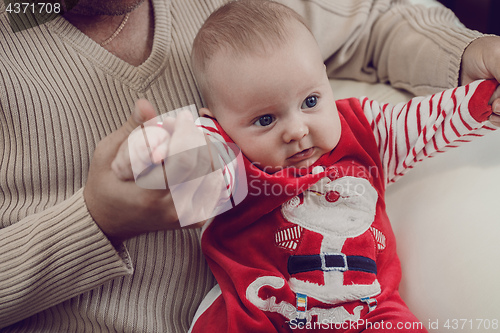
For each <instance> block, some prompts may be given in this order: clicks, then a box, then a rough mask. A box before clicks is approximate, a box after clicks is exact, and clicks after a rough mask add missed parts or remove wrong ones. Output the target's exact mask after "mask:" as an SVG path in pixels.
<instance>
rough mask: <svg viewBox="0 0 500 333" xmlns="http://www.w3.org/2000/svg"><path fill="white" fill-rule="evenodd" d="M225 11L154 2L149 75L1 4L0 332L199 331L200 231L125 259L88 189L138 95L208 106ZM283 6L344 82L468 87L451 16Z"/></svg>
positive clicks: (165, 106)
mask: <svg viewBox="0 0 500 333" xmlns="http://www.w3.org/2000/svg"><path fill="white" fill-rule="evenodd" d="M225 1H226V0H205V1H200V0H171V1H170V0H153V5H154V15H155V35H154V45H153V50H152V54H151V56H150V57H149V59H148V60H147V61H146V62H145V63H143V64H142V65H141V66H139V67H133V66H131V65H129V64H127V63H125V62H123V61H121V60H120V59H118V58H116V57H115V56H113V55H112V54H110V53H108V52H107V51H106V50H105V49H103V48H101V47H100V46H99V45H98V44H97V43H95V42H93V41H92V40H91V39H89V38H88V37H86V36H85V35H83V34H82V33H81V32H80V31H78V30H77V29H76V28H75V27H73V26H72V25H71V24H69V23H68V22H67V21H66V20H65V19H63V18H61V17H59V18H57V19H55V20H53V21H50V22H48V23H46V24H43V25H40V26H36V27H34V28H32V29H28V30H24V31H21V32H17V33H13V32H12V29H11V27H10V26H9V21H8V17H7V14H6V12H5V5H4V2H3V1H1V2H0V111H1V112H0V328H3V329H0V331H1V332H71V331H79V332H141V333H144V332H162V333H163V332H185V331H186V330H187V328H188V327H189V323H190V320H191V319H192V317H193V315H194V312H195V311H196V308H197V306H198V304H199V303H200V302H201V300H202V298H203V297H204V295H205V294H206V293H207V292H208V291H209V290H210V288H211V287H212V286H213V284H214V283H215V281H214V279H213V277H212V276H211V274H210V272H209V270H208V268H207V265H206V263H205V262H204V259H203V257H202V254H201V252H200V247H199V239H198V238H199V231H198V230H188V229H186V230H177V231H167V232H156V233H149V234H145V235H142V236H140V237H137V238H134V239H131V240H129V241H126V242H125V243H124V244H123V246H122V248H121V251H116V250H115V248H114V247H113V246H112V245H111V244H110V243H109V242H108V240H107V239H106V237H105V236H104V235H103V234H102V232H101V231H100V229H99V228H98V227H97V226H96V225H95V223H94V222H93V220H92V218H91V217H90V215H89V213H88V211H87V209H86V207H85V203H84V200H83V196H82V186H83V185H84V184H85V180H86V176H87V172H88V168H89V163H90V159H91V156H92V152H93V150H94V148H95V146H96V143H97V142H98V141H99V140H101V139H102V138H103V137H105V136H106V135H108V134H109V133H111V132H112V131H114V130H116V129H117V128H118V127H120V126H121V124H122V123H123V122H125V121H126V119H127V118H128V116H129V114H130V110H131V108H132V106H133V103H134V101H135V100H136V99H138V98H140V97H145V98H147V99H149V100H150V101H151V102H152V103H153V105H154V106H155V107H156V108H157V110H158V111H159V112H161V113H163V112H166V111H169V110H173V109H176V108H179V107H181V106H185V105H189V104H193V103H194V104H196V105H197V106H201V100H200V96H199V94H198V92H197V89H196V87H195V83H194V80H193V76H192V73H191V69H190V66H189V52H190V48H191V42H192V40H193V38H194V36H195V34H196V31H197V29H198V28H199V27H200V26H201V24H202V22H203V21H204V19H205V18H206V17H207V16H208V14H209V13H210V12H211V11H213V10H214V9H215V8H216V7H218V6H219V5H220V4H221V3H222V2H225ZM283 2H285V3H286V4H288V5H290V6H291V7H293V8H294V9H296V10H297V11H298V12H299V13H301V14H303V15H304V16H305V17H306V19H307V20H308V21H309V22H310V25H311V28H312V30H313V32H314V33H315V34H316V36H317V38H318V41H319V44H320V46H321V48H322V52H323V55H324V58H325V59H328V61H327V63H328V70H329V73H330V74H331V75H332V76H336V77H350V78H356V79H362V80H366V81H377V80H382V81H390V82H392V83H393V84H394V85H396V86H399V87H403V88H407V89H410V90H412V91H413V92H415V93H430V92H434V91H437V90H442V89H444V88H448V87H451V86H453V85H455V84H456V82H457V76H458V69H459V64H460V56H461V54H462V52H463V49H464V48H465V47H466V45H467V44H468V43H469V42H470V41H471V40H472V39H473V38H475V37H476V36H478V35H479V34H478V33H476V32H470V31H468V30H466V29H464V28H460V27H459V26H458V25H457V24H456V22H455V20H454V17H453V15H451V13H450V12H448V11H446V10H444V9H442V8H432V9H425V8H417V9H415V8H413V9H411V10H410V9H409V6H408V5H407V4H405V3H404V1H389V0H376V1H369V0H356V1H355V0H349V1H344V0H338V1H334V0H307V1H301V0H288V1H285V0H283ZM391 2H393V3H394V5H393V6H392V7H391V6H390V3H391ZM390 8H392V9H390ZM438 26H439V27H440V28H437V27H438Z"/></svg>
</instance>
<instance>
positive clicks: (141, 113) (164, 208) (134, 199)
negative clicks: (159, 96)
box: [83, 100, 179, 241]
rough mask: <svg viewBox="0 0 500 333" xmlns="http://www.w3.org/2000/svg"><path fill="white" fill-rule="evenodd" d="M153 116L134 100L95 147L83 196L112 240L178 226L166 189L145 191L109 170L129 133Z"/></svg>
mask: <svg viewBox="0 0 500 333" xmlns="http://www.w3.org/2000/svg"><path fill="white" fill-rule="evenodd" d="M155 116H156V112H155V110H154V109H153V107H152V105H151V104H150V103H149V102H147V101H145V100H139V101H137V103H136V106H135V109H134V111H133V113H132V115H131V116H130V118H129V119H128V121H127V122H126V123H125V124H124V125H123V126H122V127H121V128H119V129H118V130H116V131H115V132H113V133H112V134H110V135H108V136H107V137H106V138H104V139H103V140H102V141H101V142H99V144H98V145H97V147H96V149H95V152H94V155H93V158H92V161H91V164H90V169H89V174H88V179H87V183H86V184H85V188H84V192H83V195H84V198H85V202H86V205H87V209H88V210H89V212H90V214H91V215H92V217H93V219H94V221H95V222H96V223H97V225H98V226H99V227H100V228H101V230H102V231H103V232H104V233H105V234H106V236H108V238H109V239H110V240H112V241H114V240H116V241H121V240H124V239H127V238H130V237H134V236H136V235H139V234H142V233H145V232H149V231H156V230H164V229H173V228H178V227H179V222H178V217H177V213H176V211H175V209H174V204H173V200H172V197H171V194H170V192H169V191H168V189H167V190H161V191H155V190H146V189H143V188H141V187H139V186H137V184H135V182H134V181H123V180H120V179H119V178H118V177H117V176H116V175H115V173H114V172H113V171H112V170H111V163H112V161H113V159H114V158H115V156H116V155H117V152H118V149H119V148H120V146H121V145H122V144H123V143H124V142H126V141H127V138H128V136H129V134H130V133H131V132H132V131H133V130H134V129H135V128H136V127H138V126H140V125H141V124H143V123H144V122H145V121H147V120H149V119H152V118H154V117H155Z"/></svg>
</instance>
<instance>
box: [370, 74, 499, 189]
mask: <svg viewBox="0 0 500 333" xmlns="http://www.w3.org/2000/svg"><path fill="white" fill-rule="evenodd" d="M497 85H498V83H497V82H495V81H492V80H488V81H484V80H482V81H475V82H473V83H471V84H469V85H467V86H463V87H458V88H455V89H450V90H446V91H444V92H442V93H438V94H435V95H432V96H428V97H416V98H413V99H412V100H410V101H409V102H408V103H400V104H397V105H395V106H393V105H390V104H383V105H380V104H378V103H377V102H375V101H372V100H369V99H367V98H364V99H361V106H362V108H363V111H364V113H365V115H366V117H367V119H368V122H369V123H370V126H371V128H372V130H373V134H374V135H375V140H376V142H377V145H378V147H379V152H380V157H381V160H382V165H383V168H384V172H385V179H386V182H387V183H390V182H394V181H396V180H397V179H398V178H399V177H401V176H402V175H403V174H405V173H406V172H407V171H408V170H409V169H411V168H413V166H414V165H415V163H416V162H420V161H422V160H424V159H425V158H427V157H432V156H433V155H436V154H438V153H442V152H445V151H446V150H448V149H450V148H454V147H457V146H459V145H461V144H462V143H464V142H469V141H471V140H472V139H474V138H475V137H479V136H483V135H484V134H485V133H486V132H489V131H492V130H494V129H495V127H494V126H493V125H491V124H490V123H489V122H488V121H487V120H488V117H489V116H490V115H491V112H492V111H491V105H488V102H489V99H490V98H491V95H492V94H493V92H494V90H495V89H496V87H497Z"/></svg>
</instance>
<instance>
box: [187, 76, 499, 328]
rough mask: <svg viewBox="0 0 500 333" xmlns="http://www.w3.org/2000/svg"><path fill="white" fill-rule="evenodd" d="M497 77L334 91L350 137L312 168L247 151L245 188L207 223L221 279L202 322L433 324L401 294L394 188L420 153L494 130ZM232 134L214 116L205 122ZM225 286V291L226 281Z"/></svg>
mask: <svg viewBox="0 0 500 333" xmlns="http://www.w3.org/2000/svg"><path fill="white" fill-rule="evenodd" d="M495 88H496V83H495V82H492V81H477V82H474V83H472V84H471V85H469V86H466V87H460V88H457V89H454V90H448V91H445V92H443V93H441V94H437V95H433V96H430V97H427V98H415V99H413V100H411V101H410V102H409V103H407V104H400V105H397V106H390V105H381V106H380V105H378V104H377V103H376V102H374V101H370V100H368V99H363V100H359V99H347V100H341V101H337V108H338V110H339V114H340V119H341V126H342V136H341V139H340V141H339V143H338V145H337V147H335V149H334V150H332V151H331V152H330V153H328V154H325V155H323V156H322V157H321V158H320V159H319V160H318V161H317V162H316V163H315V164H314V165H313V166H311V167H310V168H308V169H307V170H305V169H304V170H298V169H293V168H287V169H283V170H281V171H279V172H276V173H274V174H272V175H271V174H267V173H265V172H263V171H261V170H260V169H258V168H257V167H256V166H254V165H252V164H251V162H250V161H248V160H247V159H245V170H246V174H247V180H248V195H247V197H246V198H245V199H244V200H243V202H241V203H240V204H239V205H237V206H236V207H234V208H233V209H231V210H229V211H227V212H225V213H223V214H221V215H219V216H216V217H215V218H214V219H213V221H211V222H210V223H208V224H207V225H206V226H205V227H204V231H203V234H202V239H201V245H202V249H203V252H204V254H205V257H206V259H207V261H208V263H209V265H210V268H211V270H212V272H213V274H214V275H215V277H216V279H217V282H218V287H216V288H215V289H214V290H213V291H212V292H211V293H210V294H209V295H208V296H207V298H206V299H205V301H204V302H203V303H202V305H201V306H200V309H199V310H198V312H197V314H196V316H195V321H194V324H193V326H192V331H193V332H231V333H233V332H276V331H278V332H293V331H301V330H307V331H324V330H327V331H331V332H360V331H365V332H400V331H401V332H419V331H422V332H425V328H424V326H423V325H422V324H421V323H419V322H418V320H417V319H416V318H415V317H414V316H413V314H411V312H410V311H409V310H408V308H407V307H406V305H405V304H404V302H403V301H402V300H401V298H400V297H399V294H398V285H399V282H400V279H401V268H400V263H399V259H398V257H397V254H396V242H395V238H394V234H393V231H392V228H391V225H390V222H389V219H388V217H387V214H386V211H385V201H384V195H385V187H386V184H387V183H388V182H391V181H394V180H395V179H396V178H397V177H399V176H401V175H402V174H403V173H404V172H406V170H408V169H409V168H411V167H412V166H413V164H414V163H415V162H417V161H420V160H422V159H423V158H425V157H426V156H429V155H431V154H433V153H435V152H441V151H444V150H445V149H446V148H449V147H454V146H456V145H458V144H459V143H460V142H465V141H470V139H471V138H472V137H474V136H479V135H481V131H484V130H491V129H492V128H489V127H487V126H485V123H484V122H485V121H486V120H487V118H488V116H489V115H490V114H491V106H488V104H487V103H488V100H489V98H490V96H491V94H492V92H493V91H494V89H495ZM204 126H205V128H206V129H208V128H209V127H210V131H211V133H213V131H214V128H216V129H217V131H218V133H219V134H220V135H221V136H222V137H223V138H224V140H226V141H228V142H230V138H229V137H227V135H226V134H225V133H224V132H223V131H222V129H221V128H220V127H219V126H218V124H217V123H215V122H214V121H212V120H207V122H205V123H204ZM219 288H220V289H219Z"/></svg>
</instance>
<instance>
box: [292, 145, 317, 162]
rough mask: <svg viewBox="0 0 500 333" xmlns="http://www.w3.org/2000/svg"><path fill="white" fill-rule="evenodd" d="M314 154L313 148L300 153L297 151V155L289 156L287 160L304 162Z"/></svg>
mask: <svg viewBox="0 0 500 333" xmlns="http://www.w3.org/2000/svg"><path fill="white" fill-rule="evenodd" d="M313 153H314V147H311V148H307V149H304V150H302V151H299V152H298V153H296V154H294V155H292V156H290V157H289V158H288V159H289V160H292V161H300V160H305V159H307V158H309V157H311V156H312V155H313Z"/></svg>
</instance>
